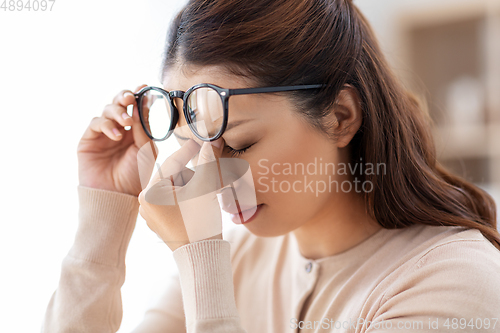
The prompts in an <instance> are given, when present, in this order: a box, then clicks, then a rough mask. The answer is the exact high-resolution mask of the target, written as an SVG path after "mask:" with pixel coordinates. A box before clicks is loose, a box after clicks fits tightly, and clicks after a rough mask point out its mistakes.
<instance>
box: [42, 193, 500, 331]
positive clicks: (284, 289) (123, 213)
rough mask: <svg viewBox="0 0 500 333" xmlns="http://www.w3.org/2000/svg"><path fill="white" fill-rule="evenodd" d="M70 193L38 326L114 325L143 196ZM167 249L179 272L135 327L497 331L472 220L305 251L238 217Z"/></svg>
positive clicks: (495, 294) (497, 313)
mask: <svg viewBox="0 0 500 333" xmlns="http://www.w3.org/2000/svg"><path fill="white" fill-rule="evenodd" d="M78 195H79V204H80V209H79V215H78V217H79V226H78V231H77V233H76V236H75V240H74V244H73V246H72V248H71V249H70V251H69V253H68V254H67V256H66V257H65V258H64V260H63V262H62V270H61V276H60V281H59V286H58V288H57V290H56V291H55V292H54V293H53V295H52V298H51V299H50V301H49V303H48V307H47V310H46V315H45V320H44V322H43V325H42V326H43V328H42V332H44V333H49V332H50V333H55V332H72V333H75V332H93V333H95V332H103V333H104V332H116V331H117V330H118V328H119V327H120V323H121V319H122V303H121V294H120V288H121V286H122V284H123V283H124V280H125V253H126V250H127V247H128V244H129V241H130V237H131V235H132V232H133V230H134V227H135V223H136V218H137V216H138V209H139V204H138V201H137V198H136V197H134V196H131V195H127V194H121V193H116V192H110V191H105V190H97V189H91V188H87V187H81V186H79V187H78ZM173 256H174V258H175V261H176V263H177V266H178V268H179V275H178V276H174V277H172V278H171V279H170V281H166V285H167V287H166V290H165V291H164V292H163V294H162V296H161V298H160V301H159V302H158V304H156V305H155V306H154V307H152V308H151V309H149V310H148V311H146V313H145V316H144V319H143V321H142V322H141V323H140V325H139V326H138V327H137V328H136V329H135V330H134V331H133V332H134V333H157V332H158V333H159V332H163V333H179V332H186V331H187V332H200V333H205V332H217V333H219V332H231V333H240V332H247V333H280V332H299V331H300V332H367V333H368V332H370V333H375V332H377V333H382V332H500V251H498V250H497V249H496V248H495V247H494V246H493V245H492V244H491V243H489V242H488V241H487V240H486V239H485V238H484V237H483V236H482V235H481V233H480V232H478V231H476V230H464V229H462V228H456V227H430V226H422V225H419V226H413V227H410V228H406V229H398V230H387V229H382V230H380V231H379V232H377V233H376V234H374V235H373V236H371V237H370V238H368V239H367V240H365V241H364V242H362V243H361V244H359V245H357V246H355V247H353V248H351V249H349V250H348V251H346V252H343V253H341V254H337V255H334V256H331V257H327V258H322V259H319V260H308V259H306V258H304V257H303V256H301V254H300V252H299V250H298V247H297V243H296V240H295V238H294V237H293V235H291V234H287V235H284V236H280V237H273V238H261V237H257V236H254V235H252V234H250V233H249V232H248V231H247V230H246V228H245V227H243V226H241V227H238V228H235V229H233V230H231V232H230V234H229V237H228V238H227V239H226V240H207V241H201V242H196V243H192V244H188V245H185V246H183V247H180V248H179V249H177V250H176V251H174V252H173ZM233 285H234V289H233ZM454 318H455V319H454ZM464 322H465V323H466V326H464ZM479 326H481V327H482V328H479ZM487 326H488V328H486V327H487ZM299 328H301V329H300V330H299Z"/></svg>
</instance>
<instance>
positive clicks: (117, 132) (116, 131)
mask: <svg viewBox="0 0 500 333" xmlns="http://www.w3.org/2000/svg"><path fill="white" fill-rule="evenodd" d="M113 133H115V135H116V136H121V135H122V134H121V133H120V131H119V130H117V129H116V128H113Z"/></svg>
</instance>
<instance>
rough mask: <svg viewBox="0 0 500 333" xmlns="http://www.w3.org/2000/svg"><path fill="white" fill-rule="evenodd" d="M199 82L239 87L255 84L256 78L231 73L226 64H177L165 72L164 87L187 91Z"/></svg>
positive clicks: (229, 87) (224, 86)
mask: <svg viewBox="0 0 500 333" xmlns="http://www.w3.org/2000/svg"><path fill="white" fill-rule="evenodd" d="M199 83H211V84H215V85H217V86H220V87H222V88H228V89H237V88H248V87H253V86H255V80H251V79H249V78H247V77H244V76H240V75H236V74H233V73H230V72H229V70H228V69H227V68H226V67H224V66H216V65H210V66H197V65H187V64H184V65H176V66H173V67H171V68H170V69H169V70H167V72H165V76H164V80H163V82H162V84H163V88H164V89H165V90H167V91H170V90H183V91H186V90H187V89H189V88H190V87H192V86H194V85H196V84H199Z"/></svg>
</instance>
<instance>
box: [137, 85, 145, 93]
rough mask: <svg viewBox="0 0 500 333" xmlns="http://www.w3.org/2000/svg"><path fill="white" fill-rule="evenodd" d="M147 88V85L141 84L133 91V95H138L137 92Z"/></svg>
mask: <svg viewBox="0 0 500 333" xmlns="http://www.w3.org/2000/svg"><path fill="white" fill-rule="evenodd" d="M147 86H148V85H147V84H141V85H140V86H137V88H135V90H134V93H138V92H139V90H141V89H142V88H144V87H147Z"/></svg>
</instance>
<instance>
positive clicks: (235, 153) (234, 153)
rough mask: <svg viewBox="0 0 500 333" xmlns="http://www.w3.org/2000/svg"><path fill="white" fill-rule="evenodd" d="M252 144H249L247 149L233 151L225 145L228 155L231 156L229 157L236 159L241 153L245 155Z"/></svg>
mask: <svg viewBox="0 0 500 333" xmlns="http://www.w3.org/2000/svg"><path fill="white" fill-rule="evenodd" d="M253 145H254V144H251V145H250V146H248V147H245V148H243V149H234V148H232V147H230V146H228V145H226V147H227V149H228V150H229V154H230V155H231V157H238V156H241V155H242V154H243V153H245V152H246V151H247V150H248V148H250V147H252V146H253Z"/></svg>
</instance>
